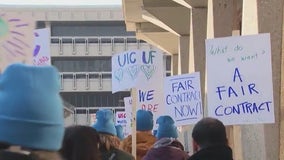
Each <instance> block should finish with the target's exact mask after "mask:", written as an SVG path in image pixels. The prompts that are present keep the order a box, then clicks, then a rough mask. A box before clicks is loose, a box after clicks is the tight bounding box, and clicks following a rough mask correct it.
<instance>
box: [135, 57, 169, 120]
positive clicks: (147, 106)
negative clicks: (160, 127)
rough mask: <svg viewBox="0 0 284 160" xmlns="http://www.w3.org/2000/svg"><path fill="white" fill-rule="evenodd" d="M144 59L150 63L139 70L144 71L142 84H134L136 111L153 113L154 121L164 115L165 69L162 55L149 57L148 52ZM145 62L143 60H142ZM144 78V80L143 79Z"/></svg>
mask: <svg viewBox="0 0 284 160" xmlns="http://www.w3.org/2000/svg"><path fill="white" fill-rule="evenodd" d="M146 57H148V58H146V59H148V61H151V62H150V63H148V64H144V65H143V66H142V67H141V69H142V68H143V69H142V70H144V71H143V73H145V74H144V75H143V74H142V77H141V78H140V79H139V80H142V79H143V78H144V81H143V82H141V81H140V82H138V83H137V84H136V87H135V88H136V91H137V93H136V94H137V101H136V102H137V105H136V106H137V108H136V109H137V110H139V109H143V110H148V111H151V112H152V113H153V117H154V121H156V119H157V118H158V117H159V116H160V115H164V114H165V107H164V97H163V87H164V84H163V82H164V77H165V68H164V62H163V54H162V53H156V54H155V55H151V53H150V52H149V54H148V56H147V55H146ZM144 61H145V60H144ZM145 77H146V79H145Z"/></svg>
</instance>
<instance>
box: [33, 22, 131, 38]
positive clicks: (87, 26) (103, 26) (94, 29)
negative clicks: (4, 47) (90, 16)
mask: <svg viewBox="0 0 284 160" xmlns="http://www.w3.org/2000/svg"><path fill="white" fill-rule="evenodd" d="M50 26H51V36H135V33H134V32H128V31H126V27H125V22H124V21H52V22H50ZM45 27H46V26H45V22H44V21H38V22H37V26H36V28H45Z"/></svg>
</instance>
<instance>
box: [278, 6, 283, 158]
mask: <svg viewBox="0 0 284 160" xmlns="http://www.w3.org/2000/svg"><path fill="white" fill-rule="evenodd" d="M282 20H283V21H282V58H281V84H282V85H281V92H280V94H281V95H280V97H282V98H281V100H280V111H281V113H280V140H279V141H280V149H279V151H280V153H279V159H280V160H284V136H283V135H284V118H283V117H284V98H283V96H284V85H283V84H284V69H283V68H284V53H283V50H284V41H283V37H284V25H283V22H284V11H283V18H282Z"/></svg>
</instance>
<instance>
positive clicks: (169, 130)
mask: <svg viewBox="0 0 284 160" xmlns="http://www.w3.org/2000/svg"><path fill="white" fill-rule="evenodd" d="M174 123H175V122H174V120H173V119H172V117H170V116H160V117H159V118H158V119H157V124H158V125H159V126H158V131H157V134H156V137H157V138H158V139H161V138H165V137H167V138H177V137H178V133H177V127H176V126H175V125H174Z"/></svg>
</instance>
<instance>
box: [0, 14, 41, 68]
mask: <svg viewBox="0 0 284 160" xmlns="http://www.w3.org/2000/svg"><path fill="white" fill-rule="evenodd" d="M34 26H35V20H34V19H32V17H31V16H27V15H25V14H19V13H16V12H0V44H1V47H0V52H1V54H2V55H1V58H0V67H1V70H2V71H3V70H4V69H5V68H6V66H7V65H9V64H10V63H15V62H20V63H26V64H31V63H32V52H33V39H34V36H33V30H34Z"/></svg>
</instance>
